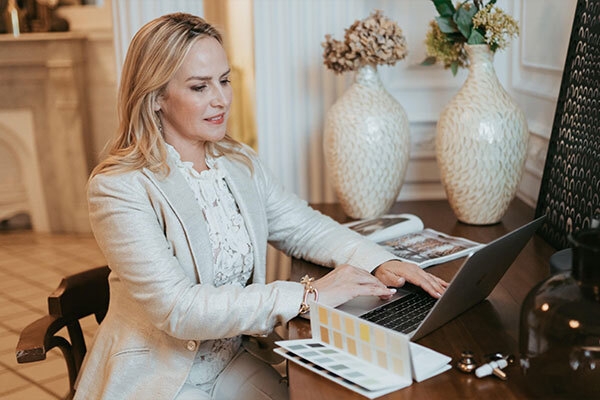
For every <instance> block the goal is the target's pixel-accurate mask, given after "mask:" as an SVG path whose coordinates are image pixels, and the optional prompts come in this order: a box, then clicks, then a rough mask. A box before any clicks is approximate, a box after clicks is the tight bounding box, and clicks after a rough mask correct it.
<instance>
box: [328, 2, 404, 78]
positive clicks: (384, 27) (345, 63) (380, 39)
mask: <svg viewBox="0 0 600 400" xmlns="http://www.w3.org/2000/svg"><path fill="white" fill-rule="evenodd" d="M322 46H323V49H324V51H323V63H324V64H325V66H327V68H329V69H331V70H333V71H334V72H335V73H338V74H339V73H342V72H346V71H355V70H357V69H359V68H361V67H363V66H365V65H369V64H370V65H384V64H385V65H394V64H396V63H397V62H398V61H400V60H402V59H403V58H405V57H406V55H407V54H408V49H407V45H406V38H405V37H404V34H403V33H402V29H400V27H399V26H398V24H396V23H395V22H394V21H392V20H390V19H388V18H386V17H385V16H384V15H383V14H382V12H381V11H380V10H376V11H375V12H374V13H372V14H371V15H370V16H369V17H367V18H365V19H363V20H360V21H355V22H354V23H353V24H352V25H351V26H350V27H349V28H347V29H346V30H345V35H344V41H343V42H342V41H339V40H336V39H334V38H333V37H332V36H331V35H325V42H323V43H322Z"/></svg>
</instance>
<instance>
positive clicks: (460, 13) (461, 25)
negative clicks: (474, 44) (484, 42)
mask: <svg viewBox="0 0 600 400" xmlns="http://www.w3.org/2000/svg"><path fill="white" fill-rule="evenodd" d="M476 13H477V9H476V8H475V7H471V8H470V9H468V10H467V9H466V8H465V7H463V6H462V5H461V6H460V7H459V8H458V10H456V14H454V17H453V19H454V22H456V25H457V27H458V30H459V31H460V33H462V35H463V36H464V37H465V38H467V39H468V38H469V37H470V36H471V31H472V30H473V16H474V15H475V14H476Z"/></svg>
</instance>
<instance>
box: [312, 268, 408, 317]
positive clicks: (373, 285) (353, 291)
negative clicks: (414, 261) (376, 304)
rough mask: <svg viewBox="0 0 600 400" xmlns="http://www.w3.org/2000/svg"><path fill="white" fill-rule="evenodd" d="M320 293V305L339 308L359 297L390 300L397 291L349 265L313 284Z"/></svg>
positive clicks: (362, 270) (335, 270) (366, 272)
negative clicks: (376, 297) (375, 297)
mask: <svg viewBox="0 0 600 400" xmlns="http://www.w3.org/2000/svg"><path fill="white" fill-rule="evenodd" d="M312 285H313V287H314V288H316V289H317V291H318V292H319V303H323V304H326V305H328V306H331V307H337V306H339V305H340V304H343V303H345V302H347V301H348V300H351V299H353V298H355V297H357V296H379V297H382V298H389V297H390V296H392V295H393V294H394V293H396V289H390V288H388V287H387V286H385V285H384V284H383V283H381V281H380V280H379V279H377V278H376V277H375V276H373V275H372V274H370V273H369V272H368V271H365V270H364V269H360V268H357V267H353V266H351V265H348V264H344V265H340V266H338V267H336V268H335V269H333V270H332V271H331V272H329V273H328V274H327V275H325V276H323V277H322V278H320V279H318V280H316V281H314V282H313V283H312Z"/></svg>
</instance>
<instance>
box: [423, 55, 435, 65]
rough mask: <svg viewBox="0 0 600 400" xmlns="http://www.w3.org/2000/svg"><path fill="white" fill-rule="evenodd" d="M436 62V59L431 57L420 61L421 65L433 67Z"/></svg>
mask: <svg viewBox="0 0 600 400" xmlns="http://www.w3.org/2000/svg"><path fill="white" fill-rule="evenodd" d="M436 62H437V58H435V57H433V56H429V57H427V58H425V59H424V60H423V61H421V65H433V64H435V63H436Z"/></svg>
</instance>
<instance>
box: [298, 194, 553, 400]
mask: <svg viewBox="0 0 600 400" xmlns="http://www.w3.org/2000/svg"><path fill="white" fill-rule="evenodd" d="M314 207H315V208H316V209H318V210H320V211H321V212H323V213H324V214H327V215H330V216H331V217H332V218H334V219H336V220H338V221H340V222H347V221H349V220H350V219H349V218H347V217H346V216H345V215H344V214H343V212H342V210H341V209H340V207H339V206H336V205H332V204H329V205H327V204H324V205H315V206H314ZM390 212H392V213H401V212H407V213H412V214H416V215H418V216H420V217H421V218H422V219H423V222H424V224H425V226H426V227H430V228H433V229H437V230H439V231H441V232H445V233H448V234H450V235H455V236H462V237H466V238H468V239H472V240H475V241H478V242H484V243H487V242H489V241H491V240H493V239H496V238H498V237H500V236H502V235H503V234H505V233H507V232H510V231H511V230H513V229H515V228H517V227H519V226H521V225H523V224H525V223H527V222H529V221H531V220H532V219H533V216H534V210H533V209H532V208H530V207H529V206H527V205H526V204H525V203H523V202H522V201H520V200H515V201H514V202H513V203H512V204H511V207H510V208H509V210H508V212H507V213H506V215H505V216H504V217H503V218H502V221H501V222H500V223H498V224H496V225H490V226H470V225H465V224H462V223H460V222H458V221H457V219H456V217H455V216H454V214H453V213H452V210H451V209H450V206H449V205H448V203H447V202H446V201H410V202H400V203H397V204H396V205H395V206H394V207H393V208H392V210H391V211H390ZM554 252H555V250H554V249H553V248H552V247H551V246H550V245H548V244H547V243H546V242H545V241H544V240H543V239H542V238H540V237H538V236H534V237H533V238H532V239H531V240H530V241H529V243H528V244H527V246H526V247H525V248H524V249H523V251H522V252H521V254H520V255H519V256H518V258H517V259H516V261H515V262H514V264H513V265H512V266H511V267H510V269H509V270H508V272H507V273H506V275H505V276H504V277H503V278H502V280H501V281H500V283H499V284H498V286H496V288H495V289H494V291H493V292H492V293H491V295H490V296H489V297H488V299H487V300H485V301H484V302H482V303H480V304H478V305H476V306H475V307H473V308H471V309H470V310H468V311H466V312H465V313H463V314H462V315H461V316H459V317H458V318H456V319H454V320H453V321H451V322H449V323H448V324H446V325H444V326H443V327H441V328H439V329H437V330H436V331H434V332H432V333H430V334H429V335H427V336H425V337H424V338H422V339H420V340H418V343H420V344H422V345H424V346H427V347H430V348H432V349H434V350H436V351H439V352H441V353H443V354H446V355H448V356H450V357H452V358H453V363H454V361H456V360H457V359H458V358H459V357H460V354H461V352H462V351H464V350H471V351H473V352H474V354H475V355H476V356H477V357H480V358H482V356H483V355H486V354H490V353H495V352H498V351H500V352H503V353H510V354H513V355H515V357H516V362H515V363H514V364H513V365H510V366H508V367H507V368H506V370H505V371H506V372H507V374H508V380H507V381H501V380H500V379H498V378H496V377H493V376H490V377H486V378H482V379H478V378H476V377H475V375H474V374H464V373H461V372H459V371H458V370H457V369H456V368H452V369H451V370H450V371H447V372H445V373H443V374H441V375H438V376H435V377H433V378H430V379H428V380H426V381H424V382H421V383H416V382H414V383H413V384H412V385H411V386H410V387H408V388H405V389H402V390H399V391H396V392H394V393H390V394H388V395H386V396H384V397H381V399H386V400H387V399H433V398H443V399H465V398H478V399H479V398H485V399H522V398H528V397H532V395H531V393H530V392H528V390H527V384H526V381H525V378H524V376H523V375H522V373H521V369H520V367H519V365H518V364H519V363H518V354H519V349H518V346H519V315H520V310H521V303H522V301H523V299H524V298H525V296H526V295H527V293H528V292H529V290H530V289H531V288H532V287H533V286H534V285H535V284H536V283H537V282H539V281H541V280H542V279H544V278H546V277H547V276H548V275H549V273H550V267H549V258H550V256H551V255H552V254H553V253H554ZM463 261H464V259H459V260H455V261H452V262H448V263H445V264H441V265H437V266H433V267H430V268H428V271H429V272H431V273H433V274H435V275H438V276H440V277H443V278H444V279H446V280H448V281H449V280H450V279H451V278H452V276H453V275H454V273H455V272H456V271H457V269H458V268H459V267H460V265H461V264H462V262H463ZM326 272H327V269H326V268H323V267H320V266H317V265H315V264H311V263H308V262H306V261H303V260H293V261H292V273H291V277H290V279H291V280H296V281H298V280H300V278H301V277H302V276H303V275H304V274H305V273H309V274H310V275H313V276H321V275H323V274H324V273H326ZM289 334H290V339H298V338H306V337H310V325H309V323H308V322H307V321H306V320H305V319H302V318H296V319H294V320H292V321H291V322H290V324H289ZM288 374H289V382H290V398H291V399H292V400H311V399H314V400H322V399H344V400H346V399H361V398H363V397H362V396H360V395H358V394H356V393H354V392H352V391H350V390H348V389H346V388H344V387H342V386H339V385H336V384H335V383H332V382H330V381H328V380H326V379H325V378H322V377H321V376H319V375H317V374H314V373H313V372H311V371H309V370H307V369H305V368H302V367H299V366H297V365H296V364H294V363H289V371H288Z"/></svg>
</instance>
